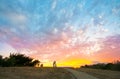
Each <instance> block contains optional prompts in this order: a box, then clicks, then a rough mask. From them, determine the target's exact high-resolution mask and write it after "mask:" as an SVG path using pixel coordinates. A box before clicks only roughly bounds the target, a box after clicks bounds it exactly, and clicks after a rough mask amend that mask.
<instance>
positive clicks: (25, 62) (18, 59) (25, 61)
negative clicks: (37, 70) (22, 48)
mask: <svg viewBox="0 0 120 79" xmlns="http://www.w3.org/2000/svg"><path fill="white" fill-rule="evenodd" d="M39 63H40V61H39V60H34V59H33V58H30V57H28V56H25V55H24V54H19V53H17V54H10V56H9V57H5V58H3V56H2V55H0V67H15V66H16V67H22V66H35V65H37V64H39Z"/></svg>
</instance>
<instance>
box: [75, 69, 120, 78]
mask: <svg viewBox="0 0 120 79" xmlns="http://www.w3.org/2000/svg"><path fill="white" fill-rule="evenodd" d="M76 70H78V71H82V72H86V73H88V74H90V75H92V76H95V77H97V78H99V79H120V72H119V71H111V70H101V69H89V68H80V69H76Z"/></svg>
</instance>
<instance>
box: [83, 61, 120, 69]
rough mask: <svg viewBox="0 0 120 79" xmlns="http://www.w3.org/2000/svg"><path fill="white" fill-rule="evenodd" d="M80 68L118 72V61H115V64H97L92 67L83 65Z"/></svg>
mask: <svg viewBox="0 0 120 79" xmlns="http://www.w3.org/2000/svg"><path fill="white" fill-rule="evenodd" d="M81 68H93V69H106V70H116V71H120V61H116V62H115V63H107V64H105V63H98V64H93V65H84V66H81Z"/></svg>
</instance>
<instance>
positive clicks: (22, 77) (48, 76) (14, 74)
mask: <svg viewBox="0 0 120 79" xmlns="http://www.w3.org/2000/svg"><path fill="white" fill-rule="evenodd" d="M0 79H75V78H74V76H73V75H72V74H71V73H70V72H68V71H66V70H65V69H63V68H34V67H0Z"/></svg>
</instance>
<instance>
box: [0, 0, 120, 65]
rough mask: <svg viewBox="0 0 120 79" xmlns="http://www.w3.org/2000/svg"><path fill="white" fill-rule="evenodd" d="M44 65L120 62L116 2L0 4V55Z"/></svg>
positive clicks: (19, 0)
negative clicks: (26, 58) (13, 55)
mask: <svg viewBox="0 0 120 79" xmlns="http://www.w3.org/2000/svg"><path fill="white" fill-rule="evenodd" d="M16 52H17V53H22V54H25V55H27V56H30V57H32V58H35V59H39V60H40V61H41V62H42V63H43V64H44V66H52V62H53V61H54V60H55V61H57V65H58V66H73V67H79V66H81V65H84V64H95V63H107V62H113V61H116V60H120V0H0V55H3V56H4V57H5V56H9V54H10V53H16Z"/></svg>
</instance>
